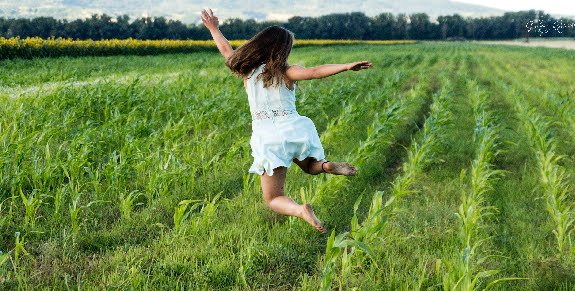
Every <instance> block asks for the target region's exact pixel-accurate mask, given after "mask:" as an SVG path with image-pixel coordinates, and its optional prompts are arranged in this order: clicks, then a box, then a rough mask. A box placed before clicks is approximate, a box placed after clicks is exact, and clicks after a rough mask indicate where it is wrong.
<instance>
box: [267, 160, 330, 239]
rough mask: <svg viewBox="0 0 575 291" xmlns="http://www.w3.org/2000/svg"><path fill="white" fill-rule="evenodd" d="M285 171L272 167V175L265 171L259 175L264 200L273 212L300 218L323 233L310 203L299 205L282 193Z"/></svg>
mask: <svg viewBox="0 0 575 291" xmlns="http://www.w3.org/2000/svg"><path fill="white" fill-rule="evenodd" d="M286 172H287V168H286V167H279V168H275V169H274V173H273V175H272V176H268V175H267V174H266V173H265V172H264V174H263V175H261V179H260V180H261V184H262V190H263V198H264V201H265V202H266V204H267V205H268V206H269V207H270V208H271V209H272V210H273V211H274V212H277V213H279V214H283V215H290V216H296V217H299V218H302V219H304V220H305V221H307V223H309V224H310V225H311V226H313V227H315V229H317V230H318V231H319V232H321V233H325V232H326V229H325V227H324V226H323V225H322V224H321V222H320V221H319V219H317V217H316V216H315V214H314V212H313V209H312V208H311V205H309V204H304V205H299V204H297V203H296V202H295V201H293V200H292V199H291V198H289V197H287V196H285V195H284V188H285V179H286Z"/></svg>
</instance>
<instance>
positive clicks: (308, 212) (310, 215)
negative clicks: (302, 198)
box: [302, 204, 326, 233]
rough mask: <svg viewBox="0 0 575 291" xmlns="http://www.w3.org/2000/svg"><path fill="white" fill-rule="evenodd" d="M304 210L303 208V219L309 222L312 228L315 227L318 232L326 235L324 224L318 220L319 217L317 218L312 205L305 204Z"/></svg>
mask: <svg viewBox="0 0 575 291" xmlns="http://www.w3.org/2000/svg"><path fill="white" fill-rule="evenodd" d="M302 208H303V213H302V218H303V219H304V220H305V221H307V223H309V224H310V225H311V226H313V227H314V228H315V229H317V231H319V232H321V233H326V229H325V227H324V226H323V224H321V222H320V221H319V219H317V217H316V216H315V213H314V212H313V209H312V208H311V205H309V204H304V205H302Z"/></svg>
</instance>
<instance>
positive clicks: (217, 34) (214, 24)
mask: <svg viewBox="0 0 575 291" xmlns="http://www.w3.org/2000/svg"><path fill="white" fill-rule="evenodd" d="M201 18H202V22H203V23H204V25H205V26H206V28H207V29H208V30H209V31H210V33H211V34H212V38H213V39H214V41H215V42H216V46H217V47H218V50H219V51H220V53H221V54H222V56H224V58H225V59H226V61H227V60H228V58H229V57H230V56H231V55H232V54H233V53H234V49H233V48H232V46H231V45H230V42H229V41H228V40H227V39H226V37H225V36H224V35H223V34H222V32H221V31H220V28H219V27H218V26H219V21H218V18H217V17H216V16H214V12H213V11H212V9H209V8H208V10H206V9H204V10H202V13H201Z"/></svg>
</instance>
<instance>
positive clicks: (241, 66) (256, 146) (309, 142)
mask: <svg viewBox="0 0 575 291" xmlns="http://www.w3.org/2000/svg"><path fill="white" fill-rule="evenodd" d="M201 18H202V22H203V23H204V25H205V26H206V28H207V29H208V30H209V31H210V33H211V35H212V37H213V38H214V41H215V42H216V45H217V47H218V50H219V51H220V53H221V54H222V55H223V56H224V58H225V59H226V65H227V66H228V67H229V68H230V70H232V72H234V73H235V74H237V75H239V76H241V77H242V78H243V80H244V87H245V89H246V92H247V95H248V102H249V105H250V112H251V115H252V136H251V140H250V146H251V150H252V156H253V158H254V162H253V164H252V166H251V167H250V169H249V172H250V173H256V174H258V175H260V176H261V178H260V180H261V185H262V190H263V198H264V200H265V202H266V204H267V205H268V206H269V207H270V208H271V209H272V210H273V211H275V212H277V213H279V214H283V215H290V216H296V217H300V218H302V219H304V220H305V221H307V222H308V223H309V224H310V225H312V226H313V227H315V228H316V229H317V230H318V231H319V232H321V233H325V232H326V229H325V227H324V226H323V225H322V223H321V222H320V221H319V219H317V217H316V216H315V214H314V212H313V210H312V208H311V206H310V205H309V204H304V205H299V204H297V203H296V202H295V201H293V200H292V199H291V198H289V197H287V196H285V195H284V186H285V179H286V172H287V168H288V167H290V166H291V163H292V161H293V162H294V163H296V164H297V165H298V166H299V167H300V168H301V169H302V170H303V171H304V172H305V173H308V174H311V175H317V174H320V173H328V174H333V175H345V176H353V175H355V173H356V169H355V167H354V166H352V165H351V164H349V163H336V162H329V161H326V160H325V154H324V150H323V147H322V145H321V142H320V140H319V136H318V134H317V130H316V128H315V125H314V124H313V122H312V121H311V119H309V118H307V117H305V116H301V115H299V114H298V113H297V111H296V108H295V85H296V82H297V81H301V80H312V79H320V78H324V77H328V76H331V75H335V74H337V73H340V72H343V71H348V70H353V71H358V70H361V69H367V68H370V67H371V66H372V64H371V63H369V62H367V61H362V62H355V63H349V64H329V65H321V66H316V67H311V68H304V67H301V66H296V65H292V66H290V65H288V63H287V59H288V56H289V54H290V52H291V48H292V45H293V40H294V37H293V34H292V33H291V32H290V31H289V30H287V29H285V28H282V27H279V26H271V27H268V28H266V29H264V30H262V31H261V32H259V33H258V34H257V35H255V36H254V37H252V38H251V39H250V40H249V41H248V42H246V43H245V44H244V45H242V46H240V47H239V48H238V49H236V50H235V51H234V50H233V48H232V46H231V45H230V43H229V42H228V40H227V39H226V38H225V37H224V36H223V34H222V33H221V31H220V30H219V27H218V25H219V22H218V18H217V17H216V16H214V13H213V12H212V10H211V9H208V10H203V11H202V12H201Z"/></svg>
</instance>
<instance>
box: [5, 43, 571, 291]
mask: <svg viewBox="0 0 575 291" xmlns="http://www.w3.org/2000/svg"><path fill="white" fill-rule="evenodd" d="M363 59H367V60H370V61H371V62H373V63H374V65H375V66H374V68H372V69H370V70H367V71H362V72H347V73H342V74H339V75H336V76H333V77H330V78H327V79H322V80H313V81H304V82H301V84H300V85H299V86H298V91H297V93H296V95H297V98H298V99H297V102H298V103H297V106H298V111H299V113H300V114H302V115H305V116H308V117H310V118H311V119H312V120H313V121H314V123H315V124H316V127H317V129H318V132H319V133H320V137H321V139H322V143H323V145H324V148H325V150H326V154H327V157H328V159H329V160H333V161H337V160H346V161H351V162H353V163H354V164H356V165H357V167H358V176H356V177H352V178H346V177H333V176H330V177H328V176H325V175H318V176H309V175H306V174H304V173H303V172H301V170H299V169H298V168H297V166H295V165H294V166H292V167H291V168H290V169H289V171H288V174H287V175H288V179H287V185H286V190H287V193H288V195H290V196H291V197H292V198H294V199H295V200H296V201H300V202H301V201H307V202H311V203H312V204H313V205H314V208H315V210H316V214H317V215H318V216H319V218H320V219H321V220H322V221H324V223H325V224H326V226H327V227H328V228H329V230H330V233H331V232H332V231H333V240H332V239H329V235H320V234H318V233H317V232H316V231H315V230H314V229H313V228H311V227H310V226H309V225H307V224H306V223H304V222H303V221H300V220H298V219H294V218H286V217H282V216H279V215H276V214H274V213H273V212H272V211H270V210H269V209H268V208H267V207H266V206H265V204H264V203H263V200H262V198H261V189H260V187H259V178H258V177H257V176H256V175H253V174H248V173H247V169H248V168H249V165H250V164H251V162H252V158H251V156H250V148H249V136H250V130H251V126H250V119H251V118H250V115H249V108H248V104H247V99H246V98H247V97H246V95H245V91H244V90H243V87H242V83H241V80H239V79H237V78H235V77H234V76H233V75H232V74H231V73H230V72H229V71H228V70H227V68H226V67H225V66H224V63H223V58H221V57H220V56H219V55H217V54H216V53H211V52H198V53H193V54H173V55H162V56H116V57H83V58H54V59H36V60H5V61H2V62H0V67H1V69H2V70H0V102H1V103H2V106H0V251H1V253H0V289H18V288H24V289H65V288H74V289H75V288H87V289H132V288H133V289H225V290H230V289H231V290H243V289H276V290H292V289H305V290H317V289H319V288H321V287H323V288H324V289H330V288H335V289H342V290H343V289H346V290H347V289H352V288H355V287H357V288H359V289H361V290H374V289H378V290H381V289H383V290H397V289H427V288H431V289H457V290H462V289H464V290H471V289H473V288H478V289H483V288H486V287H488V286H489V287H491V286H493V287H495V288H501V289H513V290H541V289H572V288H575V242H574V241H573V240H574V239H575V235H574V233H573V229H574V228H573V225H570V226H569V224H563V225H567V229H564V233H563V234H562V236H560V237H561V239H560V240H558V238H557V237H558V236H557V235H556V234H555V233H554V231H555V232H557V230H558V229H561V228H558V223H557V220H556V219H555V218H553V216H552V214H553V213H558V212H557V211H559V212H560V213H563V214H565V215H566V217H565V219H567V220H563V223H564V222H565V221H568V219H574V218H575V211H574V210H573V207H569V206H570V205H572V204H573V203H574V202H575V192H574V191H575V183H574V182H573V177H575V160H574V159H573V154H574V153H575V151H574V148H575V147H574V145H575V135H574V134H573V131H572V130H571V129H572V128H573V125H574V124H575V121H574V120H575V119H573V118H572V116H573V115H575V112H573V111H572V110H573V108H575V95H574V94H573V92H575V85H574V83H573V82H571V81H570V80H571V79H572V77H573V69H572V68H573V67H574V65H575V55H574V54H573V52H570V51H563V50H555V49H544V48H517V47H487V46H481V45H477V44H446V43H425V44H416V45H402V46H377V45H347V46H329V47H301V48H295V49H294V52H293V54H292V56H291V57H290V62H291V63H297V64H301V65H305V66H313V65H317V64H322V63H340V62H351V61H355V60H363ZM517 101H519V103H518V102H517ZM518 104H519V105H520V106H519V107H518ZM529 112H536V113H535V114H536V115H537V116H539V117H537V118H535V117H534V115H533V114H534V113H529ZM529 122H531V123H534V124H535V126H534V127H535V128H538V129H539V131H538V132H539V135H540V136H542V137H543V139H544V140H545V141H546V142H547V144H552V146H550V149H548V148H542V147H540V146H538V143H537V140H536V139H535V137H536V135H534V133H533V131H532V130H531V129H530V127H529V126H528V125H529V124H530V123H529ZM536 133H537V132H536ZM539 144H540V143H539ZM542 152H543V153H548V154H549V155H551V154H552V155H553V156H562V157H563V158H562V159H560V160H556V161H553V162H552V163H550V164H548V165H547V164H544V163H542V161H541V159H539V158H538V153H542ZM541 169H547V172H545V173H547V176H545V175H544V174H542V172H541ZM553 169H555V170H556V171H559V172H560V173H562V174H561V175H562V176H561V177H560V179H559V178H558V179H556V180H554V181H555V182H554V184H553V183H548V182H546V180H545V179H546V178H545V177H552V174H553ZM559 172H557V173H559ZM549 173H551V174H549ZM552 178H553V177H552ZM559 190H565V195H564V196H557V195H560V193H559V194H557V193H558V192H557V191H559ZM554 191H555V192H554ZM559 192H561V191H559ZM549 193H551V194H549ZM553 193H555V194H553ZM553 195H555V196H553ZM551 197H560V198H561V200H560V201H559V202H560V203H555V204H553V203H552V202H553V201H551V200H549V199H550V198H551ZM553 205H555V206H553ZM553 207H555V208H557V209H558V210H557V209H555V210H554V209H553ZM475 209H477V212H475ZM559 241H561V247H559V246H558V243H559ZM474 246H475V248H473V250H471V249H470V247H474ZM461 278H463V279H461ZM473 278H478V280H476V281H473ZM512 278H521V279H520V280H511V281H507V279H512ZM460 279H461V280H460ZM492 283H496V284H495V285H490V284H492Z"/></svg>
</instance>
